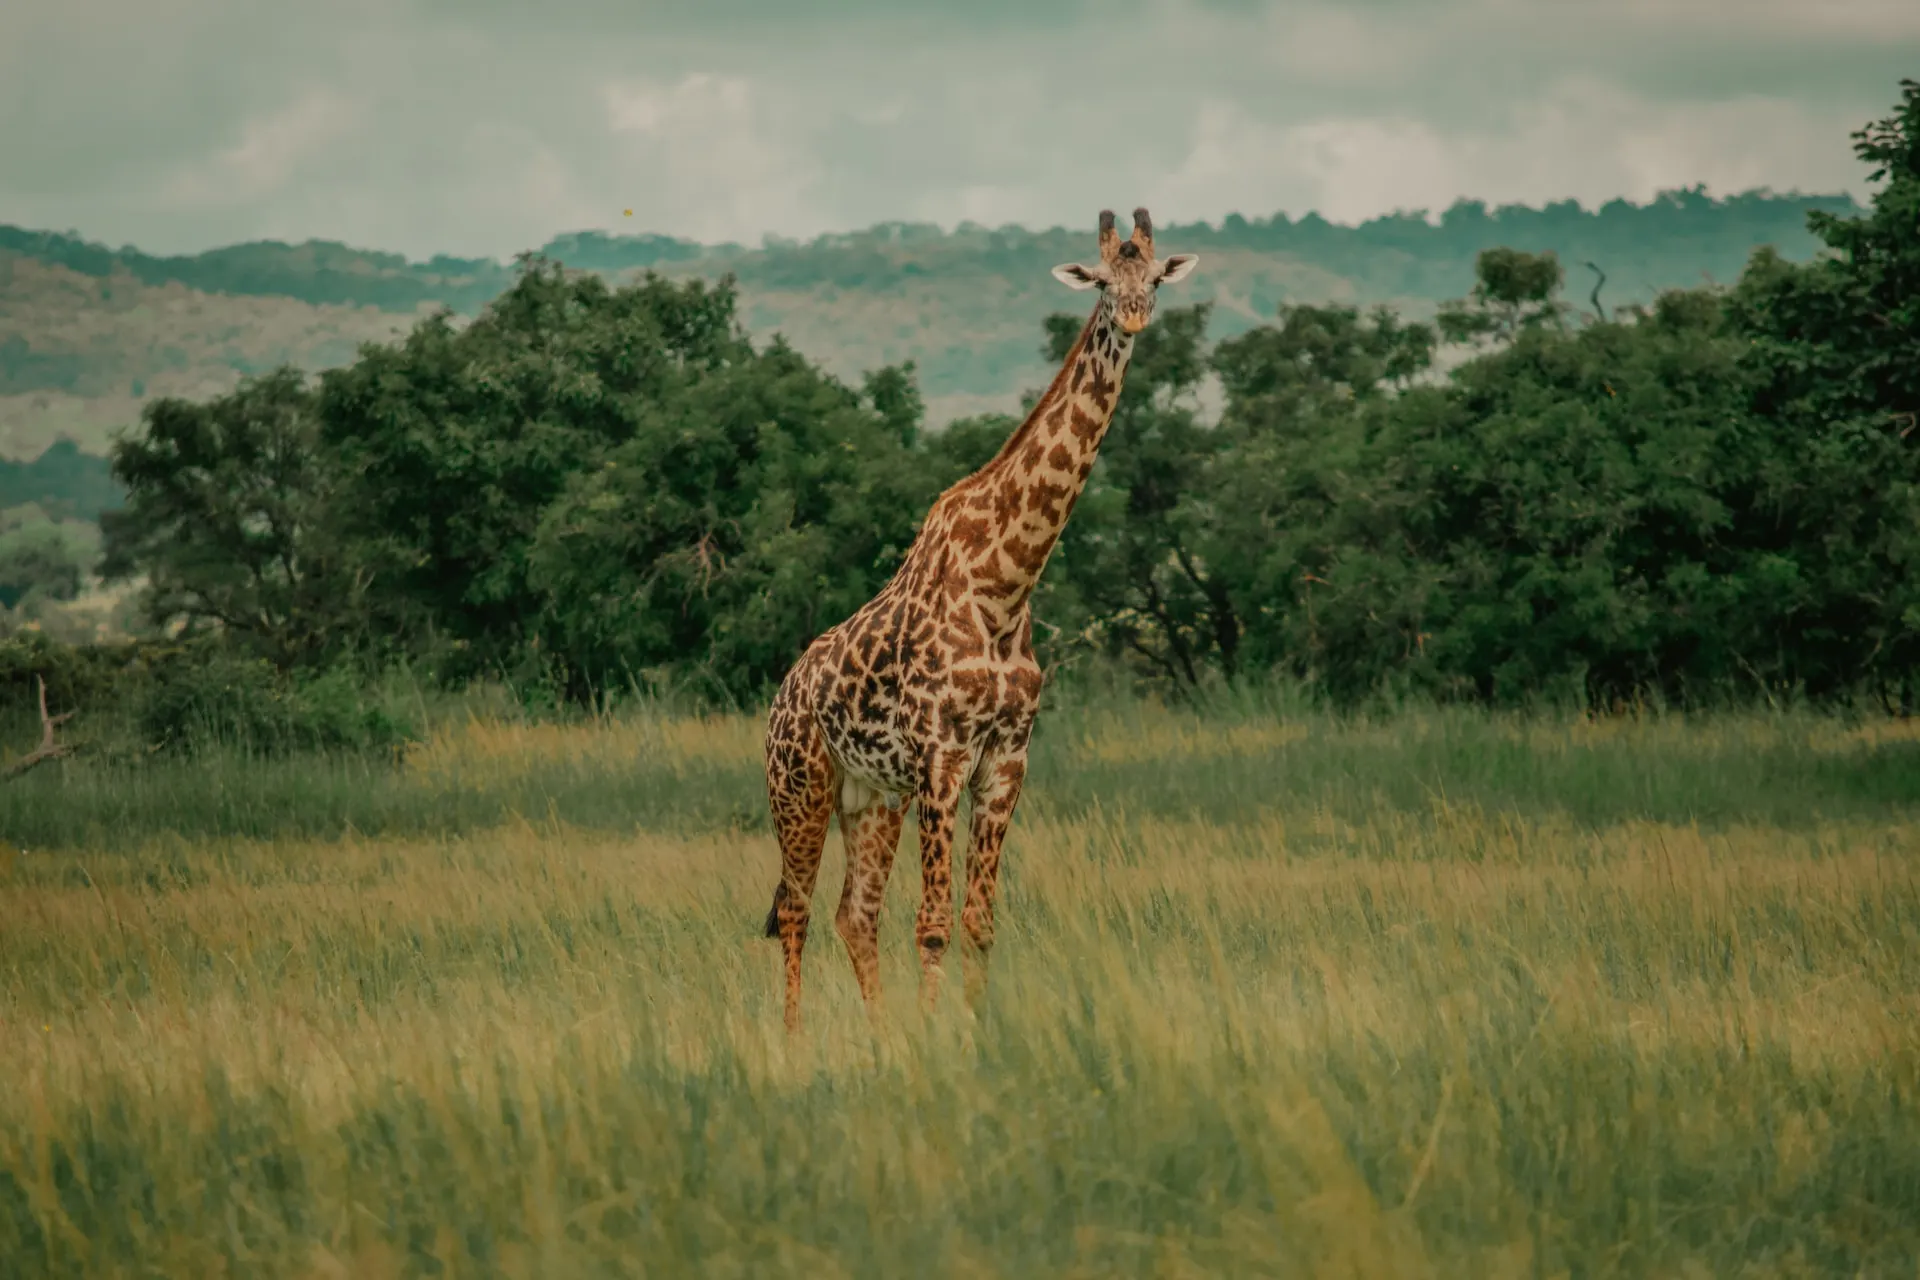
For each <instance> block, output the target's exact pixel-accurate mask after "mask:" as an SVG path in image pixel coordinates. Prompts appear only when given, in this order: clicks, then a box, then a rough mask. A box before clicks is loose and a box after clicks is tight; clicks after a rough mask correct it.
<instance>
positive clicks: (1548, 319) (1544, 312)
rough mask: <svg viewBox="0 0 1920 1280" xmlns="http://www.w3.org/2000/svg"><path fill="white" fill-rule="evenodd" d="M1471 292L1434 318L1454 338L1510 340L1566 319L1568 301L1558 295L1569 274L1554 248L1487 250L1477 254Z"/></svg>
mask: <svg viewBox="0 0 1920 1280" xmlns="http://www.w3.org/2000/svg"><path fill="white" fill-rule="evenodd" d="M1474 277H1475V280H1474V286H1473V292H1472V294H1471V295H1470V296H1469V297H1468V298H1467V299H1465V300H1463V301H1458V302H1449V303H1446V304H1445V305H1443V306H1442V307H1441V308H1440V311H1439V313H1438V314H1437V315H1436V316H1435V317H1434V320H1435V323H1436V324H1437V325H1438V326H1439V329H1440V334H1441V336H1442V337H1444V338H1446V340H1447V341H1449V342H1464V343H1478V342H1479V341H1480V340H1482V339H1490V340H1492V341H1493V342H1496V343H1503V342H1511V341H1513V340H1514V338H1516V337H1517V336H1519V335H1520V334H1521V333H1523V332H1525V331H1527V330H1530V329H1537V328H1540V327H1542V326H1558V325H1560V324H1563V323H1564V321H1565V316H1566V312H1567V304H1566V303H1564V302H1562V301H1561V300H1560V299H1559V297H1558V296H1557V295H1558V294H1559V292H1560V286H1561V284H1562V283H1564V281H1565V279H1566V272H1565V271H1564V270H1563V269H1562V268H1561V266H1560V259H1559V258H1558V257H1557V256H1555V255H1554V254H1553V253H1551V252H1547V253H1538V254H1535V253H1524V252H1522V251H1520V250H1518V249H1506V248H1500V249H1486V250H1483V251H1482V252H1481V253H1480V254H1479V256H1478V257H1476V258H1475V259H1474Z"/></svg>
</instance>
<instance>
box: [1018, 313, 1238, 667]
mask: <svg viewBox="0 0 1920 1280" xmlns="http://www.w3.org/2000/svg"><path fill="white" fill-rule="evenodd" d="M1210 311H1211V308H1210V306H1209V305H1208V304H1206V303H1199V304H1196V305H1193V306H1188V307H1180V308H1169V309H1166V310H1163V311H1161V312H1160V313H1159V315H1158V316H1157V317H1156V318H1155V320H1154V322H1153V324H1152V326H1150V327H1149V328H1148V329H1147V330H1146V331H1145V332H1143V333H1142V334H1141V335H1140V337H1139V338H1138V339H1137V340H1136V341H1135V344H1134V354H1133V359H1132V363H1131V364H1130V365H1129V366H1128V369H1127V377H1126V382H1125V384H1124V385H1123V387H1122V394H1121V398H1120V403H1119V406H1118V407H1117V408H1116V409H1115V411H1114V416H1113V422H1112V424H1111V426H1109V428H1108V430H1107V437H1106V440H1105V441H1104V442H1103V443H1102V445H1101V453H1100V459H1099V461H1098V462H1097V463H1096V464H1095V467H1094V472H1093V475H1092V476H1090V477H1089V480H1088V484H1087V489H1086V491H1085V493H1084V494H1083V496H1082V498H1081V500H1080V502H1079V504H1078V505H1077V506H1075V507H1074V510H1073V519H1072V520H1070V521H1068V523H1067V526H1066V529H1065V531H1064V533H1063V534H1062V535H1061V538H1060V542H1059V545H1058V547H1057V548H1056V549H1055V552H1054V556H1053V558H1052V560H1050V561H1049V563H1048V574H1049V575H1050V576H1049V577H1047V578H1043V579H1042V584H1043V585H1042V591H1043V592H1044V594H1043V595H1042V596H1041V597H1039V600H1038V603H1037V606H1036V610H1037V612H1038V614H1039V616H1041V617H1045V618H1048V619H1049V622H1050V625H1051V626H1053V627H1058V628H1061V629H1063V630H1064V632H1065V633H1066V635H1067V636H1069V637H1075V638H1077V639H1078V640H1079V641H1080V642H1081V643H1083V644H1086V645H1089V646H1091V647H1092V648H1093V649H1094V650H1095V651H1096V652H1100V653H1102V654H1104V655H1105V656H1108V657H1114V656H1118V655H1121V654H1125V655H1129V656H1131V657H1133V658H1135V659H1137V660H1139V661H1141V662H1143V663H1144V664H1145V666H1146V667H1147V669H1148V670H1150V671H1152V672H1154V673H1155V674H1156V675H1157V676H1159V677H1161V678H1163V679H1168V680H1172V681H1174V682H1185V683H1188V684H1192V683H1196V682H1198V680H1199V679H1200V673H1201V672H1202V671H1204V670H1205V669H1206V668H1207V667H1208V666H1209V665H1211V664H1213V663H1218V664H1219V665H1220V667H1221V668H1222V669H1223V670H1224V671H1225V673H1226V674H1227V675H1229V676H1231V675H1232V674H1233V673H1234V659H1235V655H1236V652H1237V650H1238V647H1239V639H1240V623H1239V619H1238V618H1237V616H1236V615H1235V613H1234V611H1233V607H1232V604H1231V602H1230V601H1228V600H1227V598H1226V596H1225V594H1224V592H1222V591H1221V590H1220V589H1219V586H1218V584H1217V583H1216V582H1215V581H1214V580H1213V578H1212V577H1211V576H1210V575H1209V574H1208V573H1207V572H1206V568H1205V565H1204V564H1203V563H1202V562H1201V561H1200V558H1199V552H1198V550H1197V547H1196V539H1197V537H1198V536H1199V533H1200V530H1201V527H1202V524H1201V522H1200V521H1198V520H1196V518H1195V515H1196V513H1195V508H1194V506H1193V505H1192V504H1190V503H1187V502H1186V501H1185V498H1186V497H1187V496H1188V495H1190V494H1193V493H1194V492H1196V491H1198V490H1200V489H1201V488H1202V487H1203V483H1204V477H1205V473H1206V467H1207V465H1208V462H1209V461H1210V460H1211V458H1212V456H1213V454H1214V452H1215V449H1216V447H1217V444H1218V440H1219V437H1218V435H1217V433H1215V432H1213V431H1210V430H1208V429H1207V428H1206V427H1204V426H1203V425H1202V424H1201V422H1200V418H1199V409H1198V404H1197V400H1196V394H1195V393H1196V392H1197V390H1198V387H1199V384H1200V380H1201V379H1202V377H1204V376H1205V374H1206V372H1207V356H1206V344H1205V334H1206V327H1207V318H1208V315H1209V313H1210ZM1081 323H1082V321H1081V320H1080V319H1079V318H1077V317H1074V316H1070V315H1056V316H1054V317H1053V318H1052V320H1050V321H1049V324H1048V336H1049V349H1048V352H1047V355H1048V358H1049V359H1050V360H1052V361H1054V362H1056V363H1057V362H1058V361H1060V360H1061V359H1063V358H1065V356H1066V353H1067V351H1068V349H1069V348H1071V346H1072V345H1073V341H1074V339H1075V338H1076V337H1077V336H1078V334H1079V331H1080V326H1081ZM1047 648H1048V650H1049V656H1055V655H1058V657H1056V661H1057V660H1059V659H1060V658H1064V657H1066V656H1067V655H1068V654H1070V653H1071V652H1072V649H1073V645H1072V644H1061V643H1054V644H1050V645H1048V646H1047Z"/></svg>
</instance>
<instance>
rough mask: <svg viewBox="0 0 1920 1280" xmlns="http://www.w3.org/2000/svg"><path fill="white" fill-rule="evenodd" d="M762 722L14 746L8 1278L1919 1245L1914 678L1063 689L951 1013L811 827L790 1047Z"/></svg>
mask: <svg viewBox="0 0 1920 1280" xmlns="http://www.w3.org/2000/svg"><path fill="white" fill-rule="evenodd" d="M758 742H759V726H758V723H757V721H756V720H755V719H753V718H751V717H720V718H711V719H696V718H690V717H676V716H671V715H667V714H665V713H661V712H635V713H633V714H632V715H629V716H625V717H621V718H617V719H613V720H608V721H603V722H599V723H589V724H580V725H572V726H552V725H539V724H515V723H507V722H502V721H499V720H493V719H487V720H479V721H473V722H464V721H460V720H458V719H454V718H446V719H444V720H443V723H442V724H441V726H440V727H439V728H438V729H437V730H436V732H435V734H434V735H433V737H432V740H431V741H429V742H428V743H426V744H424V745H423V746H422V747H421V748H419V749H418V750H416V751H415V752H413V753H412V754H411V755H410V756H409V758H408V760H407V762H406V763H405V764H404V765H403V766H401V767H398V768H395V767H392V766H389V765H379V764H373V763H368V762H355V761H352V760H348V759H344V758H340V759H330V760H329V759H304V760H289V761H279V762H271V761H248V760H246V759H244V758H243V757H241V756H239V755H236V754H231V753H229V754H215V755H212V756H209V757H205V758H202V759H200V760H198V761H195V762H182V763H171V764H154V763H148V764H147V765H144V766H135V765H132V764H128V763H121V764H115V763H113V757H111V756H103V757H102V758H101V759H98V760H95V761H93V762H92V763H89V762H87V760H86V759H85V758H84V757H83V758H81V760H79V761H77V762H73V763H70V764H65V765H60V766H54V767H51V768H49V769H46V770H43V771H41V772H40V773H38V774H35V775H30V776H29V777H27V778H25V779H23V780H21V781H20V782H18V783H15V784H13V785H12V786H10V787H8V788H5V789H0V831H4V832H6V833H7V834H8V835H9V836H10V837H12V838H13V840H14V842H15V843H16V844H18V845H20V846H22V847H24V848H25V849H27V850H29V852H27V853H25V854H20V855H16V856H13V857H11V858H9V859H7V860H6V864H5V871H4V873H0V922H4V923H3V924H0V1073H3V1074H4V1078H5V1079H6V1080H7V1082H8V1087H7V1089H6V1090H4V1091H0V1259H5V1260H6V1261H7V1265H8V1268H10V1270H8V1274H9V1275H11V1274H19V1275H22V1276H35V1275H73V1274H84V1275H135V1274H140V1275H152V1274H164V1275H189V1276H210V1275H222V1274H225V1275H289V1276H316V1277H317V1276H335V1275H339V1276H345V1275H352V1276H379V1275H527V1276H572V1275H595V1276H597V1275H686V1274H698V1275H715V1276H726V1275H736V1274H738V1275H747V1274H753V1275H767V1274H774V1275H782V1274H810V1275H847V1276H893V1275H900V1274H937V1275H1009V1276H1032V1275H1086V1276H1096V1275H1099V1276H1105V1275H1113V1274H1129V1275H1132V1274H1153V1275H1200V1274H1224V1275H1235V1276H1246V1275H1367V1276H1373V1275H1395V1276H1399V1275H1432V1276H1456V1275H1472V1276H1500V1275H1515V1276H1521V1275H1525V1276H1532V1275H1569V1276H1599V1275H1634V1276H1640V1275H1670V1276H1690V1275H1756V1276H1757V1275H1780V1276H1798V1275H1827V1274H1847V1275H1852V1274H1875V1275H1880V1274H1911V1273H1912V1272H1913V1271H1914V1270H1915V1268H1916V1266H1920V1096H1917V1092H1916V1091H1917V1090H1920V1017H1916V1015H1920V877H1916V874H1915V857H1916V852H1920V821H1916V804H1915V802H1916V800H1917V799H1920V770H1917V769H1915V768H1914V767H1913V766H1914V765H1915V764H1916V763H1920V762H1916V760H1915V758H1914V757H1915V752H1916V749H1917V748H1920V735H1916V734H1915V733H1913V732H1912V731H1911V730H1910V729H1909V728H1907V727H1906V726H1902V725H1895V724H1889V723H1884V722H1883V723H1880V724H1874V723H1871V722H1862V723H1850V722H1846V721H1842V720H1838V719H1828V718H1821V717H1818V716H1814V715H1811V714H1807V713H1799V712H1794V713H1782V714H1776V715H1760V714H1748V715H1724V716H1717V717H1711V718H1705V719H1696V720H1689V719H1685V718H1680V717H1654V718H1647V719H1642V720H1622V721H1606V722H1600V723H1592V724H1590V723H1587V722H1584V721H1579V720H1574V719H1566V720H1556V719H1552V718H1531V719H1520V718H1496V717H1491V716H1486V715H1481V714H1477V713H1470V712H1464V711H1453V712H1421V713H1415V712H1408V713H1406V714H1404V715H1401V716H1397V717H1392V718H1386V719H1379V720H1374V721H1364V722H1363V721H1352V720H1337V719H1333V718H1330V717H1325V716H1320V715H1316V714H1313V713H1310V712H1308V711H1305V710H1303V709H1299V708H1292V707H1287V706H1281V707H1278V708H1275V707H1272V706H1263V705H1261V704H1258V703H1255V702H1251V701H1250V702H1247V703H1245V704H1239V705H1230V706H1222V707H1216V708H1214V709H1213V710H1212V711H1211V712H1210V713H1209V714H1208V715H1206V716H1205V717H1200V716H1196V715H1192V714H1186V713H1176V712H1170V711H1166V710H1163V709H1158V708H1155V707H1151V706H1147V705H1144V704H1126V703H1111V704H1105V705H1098V706H1088V707H1081V708H1077V709H1076V708H1072V707H1063V708H1061V709H1059V710H1058V711H1057V712H1056V713H1055V714H1053V715H1050V716H1049V717H1047V718H1045V719H1044V720H1043V722H1042V728H1041V731H1040V733H1039V735H1038V737H1037V740H1036V747H1035V760H1034V768H1033V772H1032V775H1031V778H1030V782H1029V788H1028V793H1027V799H1026V801H1025V802H1024V804H1023V806H1022V811H1021V816H1020V818H1019V820H1018V821H1017V822H1016V826H1015V830H1014V835H1013V838H1012V841H1011V843H1010V852H1009V859H1010V860H1009V864H1008V869H1007V872H1006V877H1005V893H1004V897H1003V908H1002V917H1001V920H1002V924H1001V930H1000V937H1001V941H1000V944H999V946H998V948H997V949H996V952H995V955H994V959H993V982H992V987H991V989H990V991H989V994H988V997H987V1000H986V1002H985V1004H984V1005H983V1006H982V1007H981V1008H980V1009H979V1010H978V1012H977V1014H976V1013H972V1012H969V1011H968V1010H967V1009H966V1007H965V1005H964V1001H963V1000H961V999H960V987H961V984H960V983H959V982H958V981H957V980H950V981H949V982H948V984H947V992H946V993H945V994H944V995H943V996H942V999H941V1001H940V1003H939V1005H938V1006H937V1008H936V1009H935V1010H934V1012H933V1013H932V1014H931V1015H923V1014H922V1013H921V1012H920V1010H919V1006H918V1003H917V999H916V985H917V963H916V961H915V960H914V958H913V956H912V954H911V952H912V947H911V942H910V934H911V923H910V921H911V918H912V914H913V911H914V909H915V906H916V904H917V896H918V876H917V873H916V869H915V864H916V862H917V857H916V855H915V852H914V849H913V842H912V838H911V836H909V838H908V841H907V844H906V846H905V847H904V848H903V850H902V852H901V856H900V860H899V863H898V869H897V871H896V875H895V877H894V884H893V886H892V890H891V894H890V898H889V903H888V907H887V912H886V915H885V917H884V919H883V922H882V939H881V941H882V952H883V970H884V980H885V983H886V990H887V995H886V1008H885V1010H884V1014H883V1017H882V1020H881V1021H880V1023H879V1024H878V1025H877V1026H874V1025H870V1024H869V1023H868V1022H867V1020H866V1019H865V1017H864V1016H863V1014H862V1012H861V1010H860V1008H859V1003H858V998H857V995H856V994H855V992H854V989H853V982H852V977H851V974H850V973H849V971H848V965H847V962H846V957H845V953H844V951H843V949H842V948H841V946H840V943H839V940H838V938H837V937H836V936H835V935H834V934H833V932H832V928H831V923H830V921H831V915H832V906H833V900H834V897H835V895H836V894H837V893H838V890H839V876H840V860H839V853H838V840H837V838H836V839H835V840H834V842H833V843H832V845H831V846H830V849H829V856H828V860H827V866H826V870H825V872H824V874H823V879H822V884H821V887H820V890H819V892H818V894H817V896H816V900H815V902H816V915H815V922H816V923H815V932H814V938H813V942H812V943H811V945H810V948H809V951H808V966H807V988H806V996H805V1005H806V1007H805V1013H806V1027H805V1030H804V1032H803V1034H802V1036H801V1037H800V1038H799V1039H798V1040H796V1041H794V1042H791V1043H789V1042H788V1040H787V1039H786V1037H785V1036H784V1034H783V1033H782V1032H781V1030H780V1009H779V997H780V989H779V980H778V973H777V970H778V961H777V950H776V948H775V947H774V945H773V944H771V943H769V942H767V941H765V940H763V939H760V938H758V937H757V936H756V935H757V933H758V928H757V926H758V925H759V923H760V920H761V919H762V918H763V917H764V914H765V911H766V903H767V901H768V898H769V894H770V892H771V889H772V886H773V883H774V880H775V877H776V874H777V873H776V865H777V860H776V856H775V853H774V850H773V846H772V841H771V838H770V836H769V835H768V834H767V831H766V824H765V822H764V818H763V816H762V813H761V805H762V803H763V802H762V800H761V795H760V790H759V787H760V780H759V776H758V765H757V754H758ZM961 963H962V961H961V958H960V957H958V956H956V957H955V958H954V965H955V967H956V968H957V967H959V966H960V965H961ZM953 977H954V979H957V977H958V975H957V974H955V975H953Z"/></svg>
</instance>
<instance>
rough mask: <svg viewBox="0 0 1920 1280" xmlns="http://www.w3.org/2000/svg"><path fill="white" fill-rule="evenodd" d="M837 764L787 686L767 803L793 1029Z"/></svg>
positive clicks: (773, 919)
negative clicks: (775, 847) (775, 842)
mask: <svg viewBox="0 0 1920 1280" xmlns="http://www.w3.org/2000/svg"><path fill="white" fill-rule="evenodd" d="M834 792H835V787H834V772H833V761H832V759H831V758H830V757H829V756H828V755H827V745H826V740H825V739H824V738H823V737H822V736H821V734H820V728H819V726H818V725H817V724H816V723H815V722H814V719H813V716H812V714H811V713H810V712H809V711H807V709H806V708H805V707H804V706H802V705H800V701H799V699H798V698H797V697H795V696H793V694H792V692H791V690H790V685H789V686H783V687H782V689H781V690H780V693H779V695H778V696H777V697H775V699H774V703H773V709H772V711H771V712H770V713H769V715H768V717H767V802H768V804H769V806H770V807H771V809H772V811H773V829H774V834H775V835H776V836H777V837H778V838H779V841H780V883H779V884H778V885H777V886H776V887H775V888H774V891H773V906H772V907H771V908H770V909H769V910H768V912H767V924H766V933H767V936H768V937H770V938H778V939H780V947H781V950H782V951H783V952H784V953H785V956H786V970H787V1006H786V1022H787V1030H788V1031H790V1032H792V1031H797V1030H799V1028H800V953H801V952H802V951H804V950H805V949H806V945H807V920H808V917H809V915H811V913H812V905H813V886H814V883H815V882H816V881H817V880H818V879H819V876H820V851H821V849H822V848H823V847H824V846H825V845H826V841H827V824H828V823H829V822H831V821H832V819H833V798H834Z"/></svg>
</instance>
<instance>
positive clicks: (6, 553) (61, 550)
mask: <svg viewBox="0 0 1920 1280" xmlns="http://www.w3.org/2000/svg"><path fill="white" fill-rule="evenodd" d="M86 573H87V555H86V552H85V551H84V550H83V549H82V547H81V545H80V543H79V541H78V539H76V538H74V537H73V536H72V535H71V534H70V533H69V532H68V529H67V528H66V527H65V526H63V525H61V524H57V523H55V522H54V521H51V520H48V519H46V518H45V517H44V516H43V515H41V513H40V510H39V508H38V507H35V506H27V507H24V508H19V507H17V508H14V509H12V510H9V511H6V512H4V513H0V608H5V609H13V608H17V607H19V606H20V605H21V604H22V603H25V602H27V601H28V600H30V599H43V600H71V599H73V598H74V597H75V596H77V595H79V594H80V587H81V585H82V583H83V582H84V581H85V578H86Z"/></svg>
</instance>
